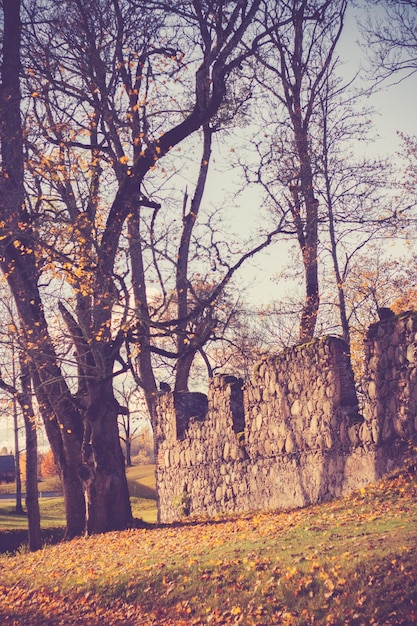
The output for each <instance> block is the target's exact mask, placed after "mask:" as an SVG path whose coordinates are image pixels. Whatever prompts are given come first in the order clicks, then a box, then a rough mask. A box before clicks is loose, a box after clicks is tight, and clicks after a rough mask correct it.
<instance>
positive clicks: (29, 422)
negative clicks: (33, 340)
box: [19, 354, 42, 552]
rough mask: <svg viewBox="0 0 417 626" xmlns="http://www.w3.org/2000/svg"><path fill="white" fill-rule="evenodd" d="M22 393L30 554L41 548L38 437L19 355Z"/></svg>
mask: <svg viewBox="0 0 417 626" xmlns="http://www.w3.org/2000/svg"><path fill="white" fill-rule="evenodd" d="M19 362H20V372H21V382H22V391H21V394H20V395H19V404H20V407H21V409H22V412H23V418H24V422H25V434H26V508H27V515H28V546H29V550H31V551H32V552H33V551H35V550H39V549H40V548H41V547H42V537H41V517H40V511H39V498H38V436H37V432H36V423H35V415H34V411H33V405H32V393H31V392H32V389H31V384H30V373H29V368H28V366H27V364H26V363H25V359H24V358H23V355H22V354H20V355H19Z"/></svg>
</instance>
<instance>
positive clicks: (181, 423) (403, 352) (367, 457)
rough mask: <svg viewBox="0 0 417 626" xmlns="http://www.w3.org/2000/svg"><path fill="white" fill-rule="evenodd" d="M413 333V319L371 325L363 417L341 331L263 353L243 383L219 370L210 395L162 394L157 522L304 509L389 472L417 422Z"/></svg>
mask: <svg viewBox="0 0 417 626" xmlns="http://www.w3.org/2000/svg"><path fill="white" fill-rule="evenodd" d="M381 329H382V330H381ZM416 338H417V317H416V316H402V317H398V318H395V319H394V318H393V319H391V320H388V321H386V322H383V323H381V324H377V325H374V326H373V327H371V329H370V332H369V334H368V338H367V343H366V368H367V371H368V370H369V374H367V378H366V379H365V388H366V390H367V394H368V395H367V402H366V406H365V410H364V416H362V415H360V414H359V411H358V400H357V396H356V391H355V384H354V378H353V373H352V369H351V365H350V360H349V357H348V354H347V347H346V344H345V343H344V342H343V341H342V340H341V339H340V338H337V337H324V338H321V339H319V340H315V341H313V342H311V343H308V344H304V345H301V346H296V347H295V348H292V349H287V350H285V351H284V352H282V353H281V354H279V355H276V356H271V357H269V358H265V359H263V360H262V361H260V362H259V363H257V364H256V366H255V367H254V370H253V374H252V376H251V378H250V380H248V381H247V382H245V384H243V381H242V380H241V379H237V378H235V377H233V376H228V375H222V376H217V377H215V378H213V379H212V380H211V381H210V385H209V390H208V396H207V397H205V396H204V395H203V394H192V393H191V394H171V393H166V394H164V395H161V397H160V402H159V406H158V429H157V432H156V433H155V435H156V450H157V492H158V501H159V502H158V508H159V517H160V521H163V522H171V521H173V520H176V519H179V518H181V517H183V516H184V515H189V514H191V515H192V514H199V515H201V514H206V515H208V516H212V515H215V514H217V513H220V512H227V511H229V512H232V511H237V510H239V511H242V510H254V509H258V510H259V509H270V508H280V509H288V508H293V507H300V506H305V505H308V504H313V503H316V502H320V501H324V500H329V499H331V498H334V497H338V496H340V495H343V494H345V493H348V492H349V491H352V490H354V489H356V488H358V487H360V486H362V485H363V484H366V483H368V482H370V481H373V480H375V479H376V478H378V477H379V476H381V475H382V474H383V473H384V472H386V471H389V470H390V469H392V468H393V467H394V466H395V464H398V463H400V462H401V459H402V455H403V453H404V440H405V438H406V437H407V436H409V435H413V434H414V433H415V432H416V429H417V420H416V414H417V413H416V407H417V385H415V384H414V383H415V381H416V380H417V363H416V362H415V359H414V346H416V345H417V342H416ZM392 398H396V401H395V402H396V404H395V405H394V400H392ZM406 415H407V417H405V416H406ZM396 416H399V417H396ZM388 433H389V435H388Z"/></svg>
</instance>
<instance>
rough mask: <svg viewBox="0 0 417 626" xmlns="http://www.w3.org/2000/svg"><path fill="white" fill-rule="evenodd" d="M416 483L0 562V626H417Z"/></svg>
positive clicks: (389, 482)
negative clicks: (311, 504) (304, 506)
mask: <svg viewBox="0 0 417 626" xmlns="http://www.w3.org/2000/svg"><path fill="white" fill-rule="evenodd" d="M416 563H417V481H416V479H415V477H413V476H411V475H409V474H403V475H399V476H396V477H391V478H390V479H386V480H385V481H380V482H378V483H376V484H375V485H371V486H369V487H368V488H367V489H362V490H361V491H360V492H358V493H355V494H353V495H352V496H350V497H348V498H344V499H342V500H338V501H334V502H331V503H326V504H322V505H317V506H312V507H308V508H305V509H299V510H296V511H291V512H280V511H275V512H258V513H252V514H249V513H247V514H242V515H234V516H224V517H218V518H216V519H213V520H204V519H188V520H184V522H183V523H178V524H174V525H161V526H158V525H155V526H153V527H149V528H144V529H132V530H128V531H124V532H118V533H116V532H114V533H108V534H106V535H98V536H94V537H90V538H83V539H77V540H74V541H71V542H69V543H66V544H58V545H54V546H49V547H47V548H45V549H44V550H42V551H40V552H37V553H30V554H19V555H15V556H3V557H1V558H0V581H1V582H0V622H1V623H2V624H5V625H11V624H31V626H40V625H41V624H48V625H49V624H68V625H70V624H74V625H75V624H86V625H87V624H88V626H92V625H97V626H98V625H99V624H105V625H107V626H113V625H119V624H120V625H122V624H124V625H127V626H129V625H131V626H134V625H139V624H142V625H149V626H150V625H152V624H153V625H155V626H156V625H158V626H159V625H168V624H169V625H177V626H180V625H194V626H202V625H205V624H207V625H210V624H225V625H226V624H244V625H247V626H270V625H271V624H282V625H284V626H285V625H294V626H302V625H304V624H305V625H307V624H323V625H325V624H331V625H335V626H336V625H340V626H342V625H345V624H354V625H358V626H359V625H368V624H374V625H376V626H378V625H379V626H383V625H384V626H387V625H394V624H407V625H409V624H416V623H417V565H416Z"/></svg>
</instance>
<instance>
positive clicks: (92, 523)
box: [79, 382, 132, 535]
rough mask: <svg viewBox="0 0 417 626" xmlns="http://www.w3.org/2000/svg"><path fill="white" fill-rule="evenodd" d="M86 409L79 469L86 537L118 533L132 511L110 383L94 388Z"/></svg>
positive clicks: (129, 524)
mask: <svg viewBox="0 0 417 626" xmlns="http://www.w3.org/2000/svg"><path fill="white" fill-rule="evenodd" d="M94 396H95V397H94V400H93V401H92V402H91V403H90V406H89V408H88V410H87V416H86V419H87V420H88V428H87V429H86V438H85V441H84V444H83V463H82V465H81V466H80V467H79V476H80V478H81V481H82V484H83V488H84V493H85V500H86V531H87V534H89V535H91V534H95V533H102V532H106V531H110V530H122V529H124V528H128V527H129V526H131V524H132V509H131V506H130V496H129V490H128V485H127V479H126V468H125V459H124V456H123V451H122V448H121V445H120V439H119V430H118V423H117V418H118V413H119V405H118V403H117V402H116V400H115V399H114V396H113V390H112V385H111V382H109V383H108V384H107V385H105V386H104V385H97V387H96V389H95V393H94Z"/></svg>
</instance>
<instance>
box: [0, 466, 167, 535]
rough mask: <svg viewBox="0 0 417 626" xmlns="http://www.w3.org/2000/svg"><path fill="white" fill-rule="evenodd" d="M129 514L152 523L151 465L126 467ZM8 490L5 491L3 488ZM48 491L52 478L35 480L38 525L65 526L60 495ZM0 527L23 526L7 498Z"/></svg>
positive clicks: (52, 485) (53, 487) (53, 486)
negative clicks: (36, 481) (129, 495)
mask: <svg viewBox="0 0 417 626" xmlns="http://www.w3.org/2000/svg"><path fill="white" fill-rule="evenodd" d="M126 475H127V479H128V485H129V492H130V494H131V504H132V512H133V516H134V517H135V518H137V519H142V520H143V521H144V522H149V523H152V522H155V521H156V517H157V511H156V502H155V498H156V493H155V466H154V465H139V466H136V467H128V468H127V470H126ZM1 487H2V488H3V491H1V492H0V493H14V491H15V487H14V485H1ZM6 489H8V491H6ZM48 491H58V484H57V479H56V478H50V479H48V480H45V481H41V482H40V483H39V492H40V494H41V497H40V498H39V506H40V510H41V526H42V528H57V527H60V526H65V510H64V500H63V498H62V497H55V498H47V497H42V494H43V493H45V492H48ZM2 529H7V530H11V529H18V530H21V529H27V518H26V516H25V515H16V513H15V503H14V502H13V501H11V500H0V531H1V530H2Z"/></svg>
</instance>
